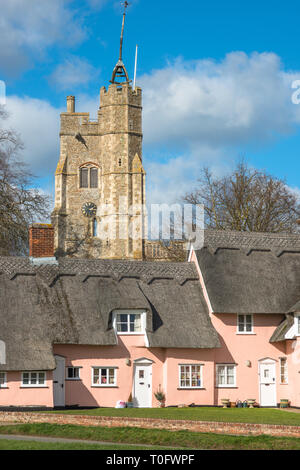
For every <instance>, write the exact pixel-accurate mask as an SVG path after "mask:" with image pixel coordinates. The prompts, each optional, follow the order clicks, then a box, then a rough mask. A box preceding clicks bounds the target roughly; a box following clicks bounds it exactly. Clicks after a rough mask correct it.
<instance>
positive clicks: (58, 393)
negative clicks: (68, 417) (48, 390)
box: [53, 356, 65, 406]
mask: <svg viewBox="0 0 300 470" xmlns="http://www.w3.org/2000/svg"><path fill="white" fill-rule="evenodd" d="M54 357H55V360H56V369H55V370H54V371H53V404H54V406H65V359H64V358H63V357H61V356H54Z"/></svg>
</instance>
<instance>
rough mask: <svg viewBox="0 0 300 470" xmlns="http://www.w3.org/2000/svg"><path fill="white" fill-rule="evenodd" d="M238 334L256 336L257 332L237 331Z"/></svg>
mask: <svg viewBox="0 0 300 470" xmlns="http://www.w3.org/2000/svg"><path fill="white" fill-rule="evenodd" d="M236 335H245V336H253V335H254V336H255V335H256V333H246V332H241V331H239V332H237V333H236Z"/></svg>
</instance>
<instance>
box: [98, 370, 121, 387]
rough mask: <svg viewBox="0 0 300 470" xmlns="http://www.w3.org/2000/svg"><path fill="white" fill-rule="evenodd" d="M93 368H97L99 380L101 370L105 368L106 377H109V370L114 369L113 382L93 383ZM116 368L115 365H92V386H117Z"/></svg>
mask: <svg viewBox="0 0 300 470" xmlns="http://www.w3.org/2000/svg"><path fill="white" fill-rule="evenodd" d="M95 369H99V380H100V377H101V370H104V369H106V377H109V370H113V371H114V383H113V384H110V383H105V384H102V383H99V384H97V383H94V376H95ZM117 370H118V367H116V366H92V387H100V388H111V387H117V379H118V377H117Z"/></svg>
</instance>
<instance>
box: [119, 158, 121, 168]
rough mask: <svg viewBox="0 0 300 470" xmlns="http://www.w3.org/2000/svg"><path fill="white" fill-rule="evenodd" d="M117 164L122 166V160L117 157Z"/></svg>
mask: <svg viewBox="0 0 300 470" xmlns="http://www.w3.org/2000/svg"><path fill="white" fill-rule="evenodd" d="M119 166H122V160H121V158H119Z"/></svg>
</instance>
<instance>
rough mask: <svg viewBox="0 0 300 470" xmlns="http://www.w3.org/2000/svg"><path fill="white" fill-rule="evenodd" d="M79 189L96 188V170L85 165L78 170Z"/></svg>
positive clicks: (91, 166)
mask: <svg viewBox="0 0 300 470" xmlns="http://www.w3.org/2000/svg"><path fill="white" fill-rule="evenodd" d="M79 171H80V177H79V180H80V188H98V168H97V167H95V166H93V165H92V164H91V165H86V166H83V167H81V168H80V170H79Z"/></svg>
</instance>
